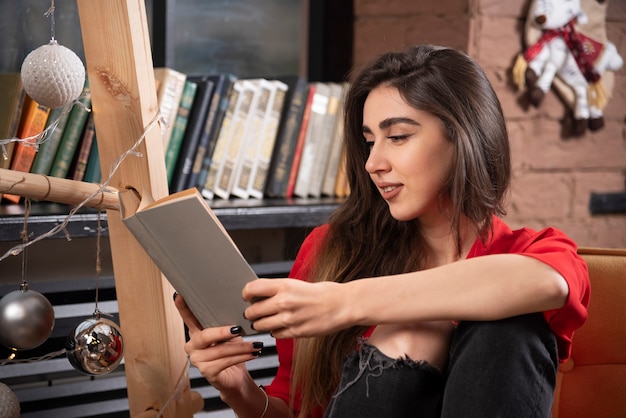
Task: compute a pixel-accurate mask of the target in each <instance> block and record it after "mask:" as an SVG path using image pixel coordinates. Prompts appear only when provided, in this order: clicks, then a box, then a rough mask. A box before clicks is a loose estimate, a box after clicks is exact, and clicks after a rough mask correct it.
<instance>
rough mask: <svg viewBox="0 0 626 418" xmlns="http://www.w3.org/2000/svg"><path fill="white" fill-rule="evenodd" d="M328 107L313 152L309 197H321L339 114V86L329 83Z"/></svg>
mask: <svg viewBox="0 0 626 418" xmlns="http://www.w3.org/2000/svg"><path fill="white" fill-rule="evenodd" d="M328 86H329V95H328V106H327V108H326V115H325V116H324V120H323V124H322V128H321V130H320V132H319V134H320V135H319V146H318V147H317V150H316V151H315V162H314V163H313V169H312V174H311V181H310V182H309V187H308V189H309V196H312V197H317V198H319V197H320V196H321V195H322V184H323V182H324V177H325V175H326V170H327V168H328V165H329V164H330V159H331V158H330V157H331V147H332V145H333V136H334V132H335V121H336V119H337V114H338V112H339V103H340V100H341V86H340V85H339V84H336V83H329V84H328Z"/></svg>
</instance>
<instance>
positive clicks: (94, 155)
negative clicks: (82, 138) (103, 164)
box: [83, 132, 102, 183]
mask: <svg viewBox="0 0 626 418" xmlns="http://www.w3.org/2000/svg"><path fill="white" fill-rule="evenodd" d="M101 179H102V171H101V170H100V152H99V151H98V134H97V132H94V133H93V142H92V143H91V151H89V160H88V161H87V167H86V168H85V177H84V178H83V181H86V182H88V183H100V180H101Z"/></svg>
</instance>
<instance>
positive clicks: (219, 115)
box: [187, 74, 237, 190]
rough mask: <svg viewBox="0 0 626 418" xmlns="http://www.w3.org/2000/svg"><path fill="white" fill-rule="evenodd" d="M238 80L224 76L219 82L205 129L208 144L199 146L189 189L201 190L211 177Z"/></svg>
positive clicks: (230, 76)
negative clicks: (225, 118) (210, 173)
mask: <svg viewBox="0 0 626 418" xmlns="http://www.w3.org/2000/svg"><path fill="white" fill-rule="evenodd" d="M236 80H237V77H235V76H234V75H233V74H223V77H222V78H220V80H219V81H220V83H219V84H218V86H217V87H216V88H215V93H214V94H213V98H212V99H211V105H210V107H209V113H208V114H207V119H206V124H205V128H204V129H205V132H206V133H207V136H206V139H205V141H206V143H200V144H199V145H198V152H197V153H196V157H195V161H194V164H193V167H192V169H191V174H190V176H189V182H188V183H187V186H188V187H197V188H198V189H199V190H202V189H203V188H204V184H205V183H206V181H207V177H208V175H209V167H211V161H212V158H213V153H214V152H215V146H216V143H217V139H218V137H219V134H220V130H221V127H222V124H223V121H224V117H225V115H226V110H227V109H228V104H229V99H230V95H231V93H232V91H233V86H234V85H235V81H236Z"/></svg>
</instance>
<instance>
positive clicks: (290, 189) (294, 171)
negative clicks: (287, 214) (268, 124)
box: [285, 84, 315, 198]
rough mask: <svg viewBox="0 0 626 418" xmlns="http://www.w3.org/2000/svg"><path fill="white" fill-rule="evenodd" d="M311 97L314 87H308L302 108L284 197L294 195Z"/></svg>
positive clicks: (308, 118)
mask: <svg viewBox="0 0 626 418" xmlns="http://www.w3.org/2000/svg"><path fill="white" fill-rule="evenodd" d="M313 96H315V85H314V84H311V85H309V90H308V95H307V102H306V105H305V107H304V113H303V114H302V122H301V123H300V131H299V133H298V142H297V143H296V148H295V150H294V153H293V163H292V164H291V168H290V170H289V180H288V182H287V190H286V192H285V197H287V198H291V197H293V195H294V189H295V188H296V181H297V178H298V171H299V168H300V160H301V158H302V150H303V149H304V142H305V140H306V135H307V130H308V128H309V120H310V117H311V107H312V105H313Z"/></svg>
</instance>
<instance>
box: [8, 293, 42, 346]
mask: <svg viewBox="0 0 626 418" xmlns="http://www.w3.org/2000/svg"><path fill="white" fill-rule="evenodd" d="M53 328H54V308H53V307H52V304H51V303H50V301H49V300H48V299H47V298H46V297H45V296H44V295H42V294H41V293H39V292H37V291H34V290H29V289H28V286H27V285H22V289H20V290H15V291H13V292H10V293H7V294H6V295H4V296H3V297H2V299H0V344H2V345H4V346H6V347H8V348H12V349H14V350H30V349H33V348H35V347H38V346H40V345H41V344H42V343H43V342H44V341H46V340H47V339H48V337H50V334H51V333H52V329H53Z"/></svg>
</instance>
